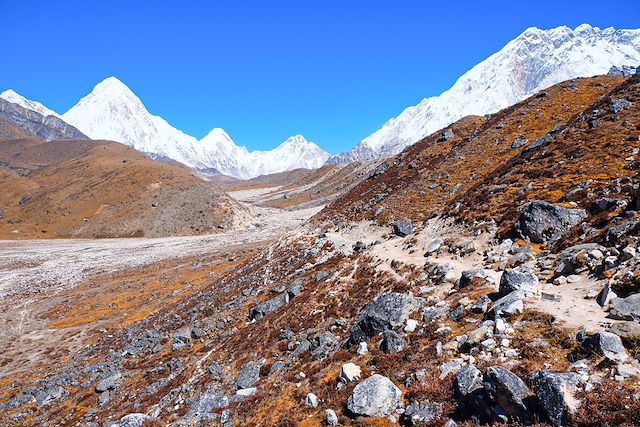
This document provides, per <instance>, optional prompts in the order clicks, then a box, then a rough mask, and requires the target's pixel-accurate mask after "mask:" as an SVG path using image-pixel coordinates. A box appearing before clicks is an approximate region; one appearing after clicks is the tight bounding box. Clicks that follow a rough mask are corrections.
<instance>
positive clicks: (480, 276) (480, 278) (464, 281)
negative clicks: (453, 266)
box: [457, 268, 491, 289]
mask: <svg viewBox="0 0 640 427" xmlns="http://www.w3.org/2000/svg"><path fill="white" fill-rule="evenodd" d="M490 277H491V270H486V269H482V268H477V269H473V270H465V271H463V272H462V275H461V276H460V279H458V283H457V287H458V289H462V288H466V287H467V286H469V285H471V284H475V283H477V284H479V285H486V284H488V283H489V282H490Z"/></svg>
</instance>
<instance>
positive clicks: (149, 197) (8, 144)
mask: <svg viewBox="0 0 640 427" xmlns="http://www.w3.org/2000/svg"><path fill="white" fill-rule="evenodd" d="M0 180H1V181H2V182H3V184H4V185H5V187H4V188H5V189H4V190H3V191H2V193H1V194H0V211H1V212H2V215H0V238H3V239H18V238H21V239H22V238H60V237H88V238H94V237H119V236H123V237H124V236H147V237H158V236H175V235H192V234H205V233H211V232H216V231H219V230H223V229H229V228H233V227H236V226H244V225H245V223H246V222H247V221H248V219H249V214H248V213H246V211H245V209H244V208H243V207H242V206H241V205H240V204H238V203H237V202H235V201H234V200H233V199H231V198H229V197H228V196H226V195H225V194H224V193H223V192H222V191H221V190H219V189H218V188H217V187H216V186H215V185H213V184H211V183H208V182H205V181H203V180H201V179H200V178H198V177H197V176H195V175H194V174H193V173H192V172H190V171H188V170H187V169H185V168H183V167H181V166H176V165H170V164H162V163H157V162H154V161H153V160H150V159H148V158H146V157H145V156H143V155H142V154H141V153H139V152H137V151H135V150H133V149H131V148H128V147H125V146H123V145H121V144H118V143H114V142H107V141H71V140H67V141H62V140H61V141H51V142H42V141H38V140H34V139H27V140H25V139H22V140H5V141H0Z"/></svg>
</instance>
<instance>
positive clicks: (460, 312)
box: [449, 305, 465, 322]
mask: <svg viewBox="0 0 640 427" xmlns="http://www.w3.org/2000/svg"><path fill="white" fill-rule="evenodd" d="M464 313H465V309H464V306H463V305H458V306H456V308H454V309H453V310H451V313H449V319H451V320H453V321H454V322H459V321H460V320H461V319H462V317H463V316H464Z"/></svg>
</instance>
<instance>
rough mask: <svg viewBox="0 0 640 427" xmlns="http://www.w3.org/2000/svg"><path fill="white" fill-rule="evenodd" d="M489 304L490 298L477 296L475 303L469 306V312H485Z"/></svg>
mask: <svg viewBox="0 0 640 427" xmlns="http://www.w3.org/2000/svg"><path fill="white" fill-rule="evenodd" d="M489 304H491V298H489V297H488V296H486V295H484V296H482V297H480V298H478V300H477V301H476V302H475V303H473V306H471V312H472V313H476V314H482V313H486V311H487V310H488V309H489Z"/></svg>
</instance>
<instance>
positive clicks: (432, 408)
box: [402, 401, 443, 426]
mask: <svg viewBox="0 0 640 427" xmlns="http://www.w3.org/2000/svg"><path fill="white" fill-rule="evenodd" d="M442 410H443V408H442V403H432V402H418V401H413V402H411V403H410V404H409V406H407V408H406V409H405V411H404V414H402V421H403V422H404V424H405V425H408V426H430V425H433V423H434V422H436V421H437V420H438V419H439V418H440V417H441V416H442Z"/></svg>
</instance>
